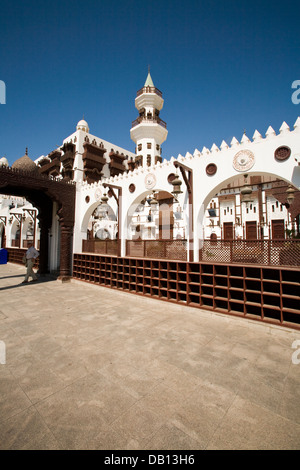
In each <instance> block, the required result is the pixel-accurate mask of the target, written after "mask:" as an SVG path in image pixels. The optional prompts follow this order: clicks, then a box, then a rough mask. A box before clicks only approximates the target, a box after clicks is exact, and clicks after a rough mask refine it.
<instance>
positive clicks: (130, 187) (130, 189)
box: [128, 183, 135, 193]
mask: <svg viewBox="0 0 300 470" xmlns="http://www.w3.org/2000/svg"><path fill="white" fill-rule="evenodd" d="M128 189H129V192H130V193H134V191H135V184H133V183H131V184H130V185H129V188H128Z"/></svg>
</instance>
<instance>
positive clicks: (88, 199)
mask: <svg viewBox="0 0 300 470" xmlns="http://www.w3.org/2000/svg"><path fill="white" fill-rule="evenodd" d="M85 202H86V203H87V204H88V203H89V202H90V196H86V198H85Z"/></svg>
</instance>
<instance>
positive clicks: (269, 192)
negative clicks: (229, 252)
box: [197, 172, 300, 240]
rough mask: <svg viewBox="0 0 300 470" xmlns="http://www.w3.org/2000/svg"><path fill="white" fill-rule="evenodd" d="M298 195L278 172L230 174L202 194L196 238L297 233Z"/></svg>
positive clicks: (262, 237) (252, 237) (251, 237)
mask: <svg viewBox="0 0 300 470" xmlns="http://www.w3.org/2000/svg"><path fill="white" fill-rule="evenodd" d="M289 188H292V191H293V195H292V197H293V198H294V200H293V201H292V202H291V201H288V199H289V197H290V196H289ZM299 197H300V195H299V191H298V189H297V188H295V187H294V186H292V183H291V182H290V181H286V180H283V179H282V178H281V177H280V176H278V175H274V174H271V173H260V174H258V173H251V172H249V173H248V174H245V175H240V176H233V177H231V178H229V179H227V180H225V181H223V182H222V183H220V184H219V185H217V186H216V187H215V188H214V189H213V190H211V191H210V193H209V194H207V196H206V197H205V199H204V201H203V204H202V206H201V207H200V210H199V212H198V215H197V224H198V228H199V235H200V238H202V239H210V238H211V236H212V235H213V237H214V238H215V239H220V240H238V239H245V240H266V239H274V238H277V239H278V238H282V239H284V238H290V235H289V234H290V233H293V234H294V235H298V234H299V207H298V202H297V201H298V199H299Z"/></svg>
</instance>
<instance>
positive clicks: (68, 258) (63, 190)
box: [0, 165, 75, 280]
mask: <svg viewBox="0 0 300 470" xmlns="http://www.w3.org/2000/svg"><path fill="white" fill-rule="evenodd" d="M34 166H35V165H34ZM0 193H1V194H7V195H11V196H21V197H24V198H25V199H26V200H27V201H29V202H30V203H31V204H32V205H33V206H34V207H36V208H37V209H38V211H39V215H38V219H39V225H40V262H39V272H40V274H46V273H47V272H49V267H48V265H49V231H50V229H51V227H52V225H53V220H54V219H55V217H56V215H58V217H59V227H60V267H59V279H61V280H66V279H68V278H70V276H71V272H72V240H73V226H74V217H75V183H73V182H70V181H67V180H55V179H49V178H48V177H46V176H44V175H41V174H40V173H39V172H38V169H37V168H36V169H34V170H30V171H22V170H19V169H15V168H7V167H1V168H0ZM54 212H56V213H54Z"/></svg>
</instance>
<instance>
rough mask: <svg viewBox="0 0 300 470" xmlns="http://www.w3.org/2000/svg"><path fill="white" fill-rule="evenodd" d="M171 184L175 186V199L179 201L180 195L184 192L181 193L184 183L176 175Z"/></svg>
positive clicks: (173, 192)
mask: <svg viewBox="0 0 300 470" xmlns="http://www.w3.org/2000/svg"><path fill="white" fill-rule="evenodd" d="M171 183H172V185H173V191H172V194H173V196H174V197H175V199H177V196H178V194H182V191H181V185H182V181H181V179H180V178H179V176H178V175H175V178H174V179H173V181H172V182H171Z"/></svg>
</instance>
